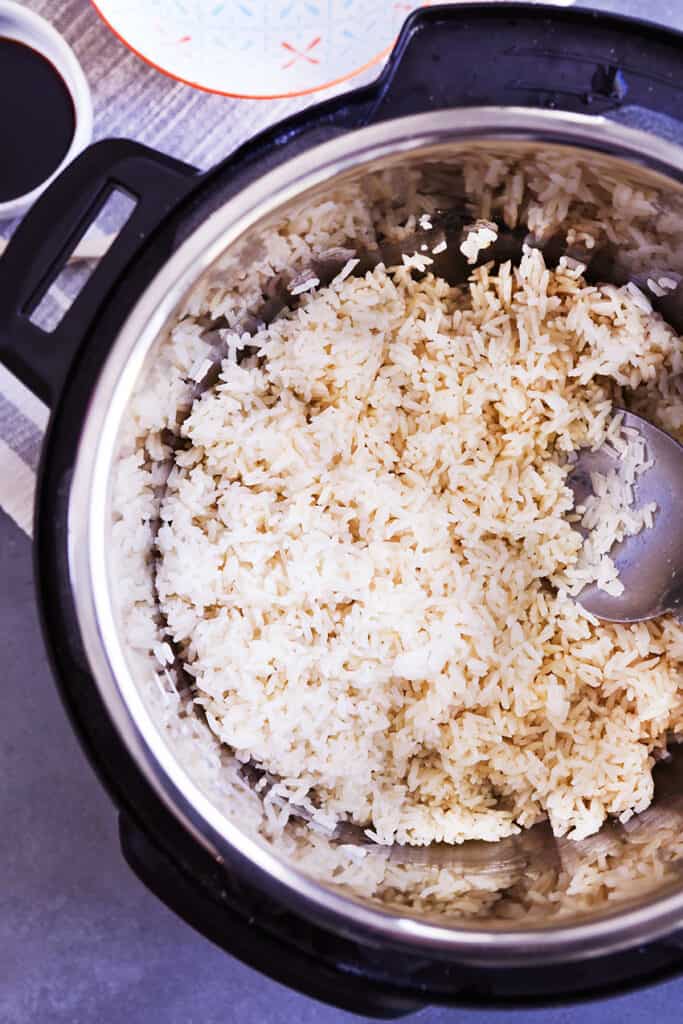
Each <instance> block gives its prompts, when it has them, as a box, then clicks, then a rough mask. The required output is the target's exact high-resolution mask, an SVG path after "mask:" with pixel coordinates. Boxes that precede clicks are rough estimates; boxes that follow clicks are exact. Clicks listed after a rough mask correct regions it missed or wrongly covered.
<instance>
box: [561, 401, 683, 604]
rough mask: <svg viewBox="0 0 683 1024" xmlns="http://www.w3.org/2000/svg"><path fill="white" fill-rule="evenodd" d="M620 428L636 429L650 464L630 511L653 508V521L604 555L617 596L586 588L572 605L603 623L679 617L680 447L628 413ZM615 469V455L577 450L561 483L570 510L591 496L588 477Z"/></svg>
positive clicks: (682, 549)
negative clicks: (570, 497)
mask: <svg viewBox="0 0 683 1024" xmlns="http://www.w3.org/2000/svg"><path fill="white" fill-rule="evenodd" d="M622 425H623V427H626V428H628V429H632V430H636V431H637V432H638V434H639V435H640V436H641V437H642V439H643V440H644V441H645V446H646V449H647V455H648V460H649V463H650V464H649V466H648V467H646V468H645V469H644V470H643V471H642V472H641V473H640V474H639V475H638V477H637V478H636V481H635V483H634V485H633V493H634V507H635V508H640V507H642V506H643V505H647V504H650V503H654V504H655V505H656V511H655V513H654V521H653V524H652V526H651V527H649V528H645V529H642V530H641V531H640V532H639V533H637V534H634V535H633V536H631V537H625V538H624V540H622V541H619V542H618V543H617V544H615V545H614V546H613V548H612V550H611V551H610V557H611V558H612V560H613V561H614V564H615V565H616V567H617V570H618V572H619V579H620V581H621V583H622V584H623V587H624V589H623V592H622V593H621V594H619V595H613V594H608V593H607V592H606V591H604V590H601V589H600V588H599V587H598V586H597V584H595V583H592V584H589V585H588V586H586V587H584V588H583V590H582V591H581V592H580V593H579V595H578V597H577V601H578V602H579V604H580V605H581V606H582V607H583V608H585V609H586V611H588V612H590V613H591V614H593V615H595V616H596V617H597V618H598V619H604V620H605V621H607V622H641V621H643V620H645V619H653V618H655V617H656V616H658V615H664V614H665V613H666V612H674V613H676V614H678V613H681V614H683V521H682V515H683V445H681V444H679V443H678V441H675V440H674V438H673V437H671V436H670V435H669V434H667V433H665V431H663V430H660V429H659V427H655V426H653V424H652V423H649V422H648V421H647V420H645V419H643V418H642V416H637V415H636V414H635V413H632V412H625V413H623V421H622ZM618 468H619V455H618V453H617V452H616V451H615V450H614V449H612V448H611V447H609V446H605V445H603V446H602V447H601V448H598V449H597V450H596V451H591V450H590V449H584V450H583V451H581V452H580V453H579V456H578V459H577V461H576V463H575V464H574V467H573V468H572V471H571V473H570V475H569V478H568V480H567V483H568V485H569V487H570V488H571V490H572V491H573V493H574V503H575V506H579V505H581V504H582V503H583V502H584V501H585V499H586V498H587V497H588V495H589V494H591V493H592V484H591V476H592V474H594V473H600V474H602V475H607V474H609V473H610V472H613V471H615V470H618Z"/></svg>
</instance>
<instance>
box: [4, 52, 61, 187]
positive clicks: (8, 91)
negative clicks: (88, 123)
mask: <svg viewBox="0 0 683 1024" xmlns="http://www.w3.org/2000/svg"><path fill="white" fill-rule="evenodd" d="M75 130H76V112H75V110H74V105H73V100H72V99H71V94H70V92H69V90H68V89H67V87H66V84H65V82H64V80H63V78H62V76H61V75H60V73H59V72H58V71H57V69H56V68H55V67H54V65H52V64H51V63H50V61H49V60H47V58H45V57H43V56H42V54H40V53H37V52H36V50H34V49H32V48H31V47H30V46H26V45H25V44H24V43H18V42H16V40H14V39H6V38H0V132H2V141H1V142H0V203H2V202H7V201H8V200H10V199H16V198H17V196H22V195H24V194H25V193H26V192H31V191H32V190H33V189H34V188H36V187H37V186H38V185H40V184H41V183H42V182H43V181H45V179H46V178H49V177H50V175H51V174H52V172H53V171H54V170H55V168H56V167H58V166H59V164H60V163H61V162H62V160H63V158H64V156H65V154H66V152H67V150H68V148H69V146H70V145H71V140H72V139H73V137H74V132H75Z"/></svg>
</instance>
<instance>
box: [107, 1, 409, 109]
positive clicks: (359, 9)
mask: <svg viewBox="0 0 683 1024" xmlns="http://www.w3.org/2000/svg"><path fill="white" fill-rule="evenodd" d="M423 3H424V0H144V2H141V0H92V4H93V6H94V7H95V9H96V10H97V11H98V13H99V14H100V17H101V18H102V19H103V21H105V23H106V24H107V25H108V26H109V28H110V29H111V31H112V32H113V33H114V34H115V35H116V36H117V37H118V38H119V40H120V41H121V42H122V43H124V44H125V45H126V46H127V47H128V48H129V49H131V50H133V52H134V53H136V54H137V55H138V56H139V57H141V58H142V59H143V60H145V61H146V62H147V63H148V64H151V65H152V66H153V67H155V68H156V69H157V70H158V71H162V72H164V74H167V75H170V76H171V77H172V78H175V79H177V80H178V81H181V82H184V83H185V84H186V85H192V86H194V87H195V88H199V89H204V90H206V91H208V92H216V93H221V94H222V95H227V96H236V97H242V98H245V99H278V98H281V97H288V96H301V95H304V94H306V93H310V92H316V91H318V90H321V89H327V88H329V87H331V86H333V85H336V84H338V83H339V82H343V81H345V80H346V79H350V78H352V77H353V76H354V75H357V74H359V73H360V72H361V71H364V70H365V69H366V68H367V67H369V66H371V65H372V64H375V63H377V62H379V61H381V60H382V59H383V58H384V57H386V56H387V55H388V53H389V51H390V49H391V46H392V44H393V42H394V39H395V38H396V36H397V35H398V32H399V31H400V28H401V25H402V24H403V22H404V21H405V19H406V18H407V16H408V15H409V14H410V13H411V11H413V10H415V9H416V8H418V7H421V6H422V5H423Z"/></svg>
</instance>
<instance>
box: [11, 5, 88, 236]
mask: <svg viewBox="0 0 683 1024" xmlns="http://www.w3.org/2000/svg"><path fill="white" fill-rule="evenodd" d="M0 38H5V39H14V40H16V41H17V42H19V43H24V44H26V45H27V46H30V47H32V48H33V49H34V50H36V51H37V52H38V53H40V54H42V55H43V57H45V58H46V59H47V60H48V61H49V62H50V63H51V64H52V65H53V66H54V67H55V68H56V69H57V71H58V72H59V73H60V75H61V76H62V78H63V80H64V82H65V84H66V87H67V89H68V90H69V92H70V94H71V99H72V101H73V105H74V112H75V126H74V134H73V138H72V140H71V145H70V146H69V148H68V150H67V152H66V153H65V155H64V157H63V159H62V161H61V163H59V164H58V166H57V167H56V168H55V169H54V171H53V172H52V174H51V175H50V176H49V177H48V178H46V179H45V181H43V182H41V183H40V185H37V186H36V188H34V189H32V190H31V191H30V192H27V193H25V194H24V195H21V196H16V197H15V198H14V199H9V200H8V201H7V202H4V203H0V221H2V220H9V219H10V218H12V217H17V216H19V214H22V213H24V211H25V210H27V209H28V207H29V206H30V205H31V204H32V203H33V202H34V200H36V199H37V198H38V196H39V195H40V193H41V192H42V191H43V190H44V189H46V188H47V186H48V185H49V184H50V182H51V181H53V180H54V178H56V177H57V175H58V174H59V173H60V171H62V170H63V168H64V167H65V166H66V165H67V164H68V163H69V162H70V161H71V160H73V158H74V157H75V156H76V155H77V154H78V153H80V151H81V150H82V149H84V148H85V146H87V145H88V143H89V142H90V140H91V138H92V125H93V116H92V101H91V98H90V88H89V86H88V82H87V79H86V77H85V75H84V73H83V69H82V68H81V65H80V64H79V63H78V61H77V59H76V55H75V54H74V52H73V50H72V49H71V47H70V46H69V44H68V43H66V42H65V41H64V39H62V37H61V36H60V34H59V32H57V30H56V29H54V28H53V27H52V25H50V23H49V22H48V21H46V20H45V18H41V17H40V16H39V15H38V14H34V13H33V11H29V10H28V9H27V8H26V7H24V6H23V4H19V3H14V2H13V0H0Z"/></svg>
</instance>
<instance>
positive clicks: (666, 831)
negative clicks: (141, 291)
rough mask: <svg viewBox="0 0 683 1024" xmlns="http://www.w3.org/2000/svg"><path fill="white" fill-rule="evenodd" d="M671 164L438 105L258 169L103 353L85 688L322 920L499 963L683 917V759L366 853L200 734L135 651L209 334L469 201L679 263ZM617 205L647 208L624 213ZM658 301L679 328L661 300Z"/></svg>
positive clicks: (595, 252)
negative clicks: (540, 811) (544, 809)
mask: <svg viewBox="0 0 683 1024" xmlns="http://www.w3.org/2000/svg"><path fill="white" fill-rule="evenodd" d="M682 166H683V159H682V158H681V155H680V152H679V151H678V150H676V149H675V148H674V147H672V146H669V145H667V144H665V143H659V142H657V140H654V139H651V138H648V137H646V136H644V135H642V134H640V133H635V132H630V131H627V130H624V129H620V128H617V127H615V126H609V125H608V124H606V123H603V122H599V121H593V120H591V119H581V118H576V117H569V116H564V117H563V116H561V115H555V114H543V113H535V114H532V113H531V112H521V111H517V112H512V113H507V114H505V115H503V114H502V113H501V112H500V111H494V112H491V111H466V112H448V113H446V114H442V115H438V116H432V115H425V116H423V117H419V118H411V119H406V120H404V121H397V122H392V123H389V124H387V125H382V126H379V128H370V129H366V130H365V131H364V132H361V133H356V135H355V136H354V137H348V138H347V139H342V140H337V141H335V142H333V143H330V144H327V145H325V146H323V147H320V148H319V149H317V150H314V151H312V152H310V153H307V154H305V155H304V156H303V157H299V158H297V159H296V160H295V161H294V162H293V163H291V164H288V165H285V166H284V167H282V168H280V169H278V170H277V171H275V172H272V173H271V174H269V175H268V176H267V177H266V178H264V179H262V180H261V181H260V182H257V183H256V184H255V185H252V186H250V187H249V188H248V189H247V190H246V191H245V192H244V193H242V194H240V195H238V196H237V197H236V198H235V199H233V200H231V201H229V202H228V203H227V204H226V206H225V207H223V208H222V209H221V210H219V211H218V212H217V213H215V214H214V215H213V216H212V217H211V218H210V219H209V220H208V221H206V222H205V223H204V224H203V225H201V226H200V227H199V229H197V230H196V231H195V233H194V234H193V235H192V236H191V237H190V238H189V239H188V240H187V241H186V242H185V243H184V245H183V246H182V247H181V248H180V249H179V250H178V252H177V253H176V254H175V255H174V257H173V258H172V259H171V261H170V263H169V264H168V265H167V266H165V267H164V268H162V269H161V271H160V272H159V274H158V276H157V278H156V280H155V281H154V282H153V284H152V286H151V287H150V288H149V289H148V291H147V292H146V293H145V295H143V296H142V298H141V299H140V302H139V304H138V306H137V307H136V308H135V309H134V310H133V312H132V313H131V315H130V317H129V319H128V321H127V323H126V325H125V327H124V329H123V331H122V332H121V335H120V337H119V340H118V342H117V345H116V346H115V348H114V350H113V352H112V354H111V356H110V358H109V360H108V362H107V364H106V366H105V369H104V371H103V374H102V376H101V378H100V380H99V382H98V384H97V388H96V392H95V395H94V399H93V403H92V407H91V410H90V414H89V418H88V424H87V426H86V435H85V437H84V438H83V440H82V444H81V448H80V451H79V455H78V463H77V467H76V472H75V476H74V485H73V492H72V498H71V505H70V538H71V541H70V550H71V556H70V557H71V573H72V579H73V583H74V588H75V593H76V600H77V605H78V613H79V619H80V624H81V629H82V633H83V638H84V643H85V646H86V650H87V652H88V657H89V659H90V662H91V665H92V667H93V673H94V676H95V679H96V682H97V685H98V686H99V688H100V690H101V692H102V694H103V696H104V699H105V702H106V703H107V706H108V708H109V711H110V713H111V715H112V718H113V719H114V722H115V724H116V725H117V727H118V729H119V731H120V733H121V734H122V736H123V737H124V739H125V741H126V743H127V745H128V746H129V748H130V750H131V752H132V753H133V755H134V756H135V757H136V759H137V761H138V763H139V764H140V765H141V766H142V768H143V770H144V771H145V773H146V775H147V777H148V778H149V779H150V780H151V781H152V782H153V784H154V786H155V788H156V789H157V791H158V792H159V794H160V796H161V797H162V798H163V799H164V800H165V802H166V803H167V804H168V805H169V806H171V807H172V808H173V810H174V812H175V813H176V814H177V815H178V817H179V818H181V820H182V821H183V822H184V823H185V825H186V827H187V828H188V829H190V830H191V831H192V832H193V833H194V834H195V835H196V836H197V838H198V839H199V840H200V841H201V842H202V843H204V844H205V845H207V846H208V847H209V848H210V849H211V850H212V851H213V852H214V853H215V855H216V857H217V858H219V859H226V860H230V859H235V857H237V859H239V860H240V861H241V863H242V864H243V866H244V865H246V866H247V870H249V871H251V872H252V873H253V874H254V875H255V877H256V878H257V879H258V880H259V881H260V882H261V883H263V884H271V883H272V884H273V885H275V886H276V887H277V889H278V891H279V892H280V893H281V894H284V895H285V896H286V898H289V899H294V900H295V901H296V900H299V901H304V902H305V903H306V905H307V906H308V908H309V910H311V911H312V912H318V913H322V914H323V915H325V916H326V917H327V919H329V920H331V921H332V923H333V924H336V925H337V926H339V927H342V928H344V929H346V930H349V929H351V930H353V929H354V928H363V929H369V930H370V931H374V932H375V933H376V934H377V933H381V934H383V935H385V936H390V937H393V938H395V939H396V940H397V941H401V942H403V943H408V944H409V945H410V944H412V945H415V944H420V945H422V946H428V947H432V948H433V949H436V948H440V949H441V950H449V951H459V952H460V953H461V954H463V955H468V956H471V957H473V958H476V959H482V958H483V959H488V960H498V961H500V962H511V961H513V960H515V959H522V960H529V959H534V958H535V959H542V958H547V959H550V958H554V959H558V958H560V957H561V956H565V955H578V952H579V951H585V950H587V949H596V948H600V949H604V948H614V947H616V946H619V945H622V946H623V945H626V944H628V943H629V942H633V941H635V939H636V938H638V939H642V938H644V937H645V935H646V934H655V933H657V932H661V931H663V930H665V929H667V928H671V927H672V926H673V925H674V924H675V923H676V921H677V920H678V919H679V914H680V918H681V919H683V887H681V885H680V867H681V865H682V864H683V839H682V838H681V825H682V824H683V790H682V789H681V786H680V784H679V774H680V773H679V764H680V763H683V759H681V758H679V757H678V756H677V754H676V751H675V748H674V753H673V757H672V758H671V760H669V761H668V762H665V763H662V764H661V765H658V766H657V767H656V768H655V780H656V798H655V801H654V803H653V804H652V806H651V807H650V808H649V809H648V810H646V811H645V812H644V813H641V814H640V815H637V816H636V817H634V818H632V819H631V820H630V821H628V822H626V823H625V824H620V823H619V822H610V823H608V824H606V825H605V826H604V827H603V828H602V830H601V831H600V832H599V833H598V834H597V835H595V836H591V837H589V838H588V839H585V840H582V841H579V842H575V841H572V840H570V839H567V838H555V837H554V836H553V835H552V832H551V830H550V828H549V826H548V824H547V823H545V822H541V823H539V824H537V825H535V826H534V827H533V828H531V829H528V830H523V831H522V832H521V833H520V835H518V836H513V837H510V838H508V839H504V840H501V841H499V842H496V843H486V842H483V841H477V842H466V843H464V844H462V845H460V846H448V845H443V844H439V845H435V846H431V847H424V848H415V847H400V846H396V847H391V848H386V847H381V846H377V845H375V844H373V843H371V842H370V841H369V840H367V839H366V838H365V837H364V835H363V832H362V830H361V829H358V828H355V827H352V826H349V827H345V826H342V827H340V828H337V829H335V830H334V831H332V832H329V831H327V830H326V829H325V828H324V827H322V826H321V825H320V824H318V823H315V822H311V821H310V815H302V814H301V813H300V811H299V810H298V809H297V807H296V806H294V807H292V806H290V805H288V803H287V801H286V800H285V799H283V798H281V797H278V796H277V785H276V783H277V780H274V779H271V778H268V777H266V776H264V774H263V772H261V771H260V770H259V769H258V766H254V765H248V764H247V765H244V764H242V763H240V762H238V761H237V760H236V759H235V758H234V756H233V754H232V752H231V751H230V750H229V749H227V748H225V747H222V746H221V745H220V744H219V743H218V741H217V740H216V738H215V736H214V735H213V734H212V733H211V732H210V730H209V728H208V726H207V725H206V722H205V721H204V720H203V718H202V716H201V714H199V713H198V712H197V710H196V709H195V707H194V705H193V704H192V703H191V696H192V693H191V686H190V685H189V683H188V678H187V677H186V676H185V674H184V673H183V671H182V665H179V664H178V663H175V664H169V665H167V666H165V667H162V666H161V665H160V664H159V662H158V660H157V659H156V658H155V655H154V653H153V651H154V649H155V646H156V645H158V644H159V643H160V642H161V641H162V640H163V639H164V624H163V617H162V616H161V615H160V613H159V608H158V604H157V601H156V595H155V584H154V574H155V549H154V536H155V529H156V525H157V514H158V504H159V500H160V496H161V495H162V494H163V489H164V480H165V476H166V474H167V472H168V465H169V458H170V457H171V455H172V448H173V444H174V436H175V435H176V433H177V426H178V423H179V422H180V421H181V420H182V417H183V416H184V415H185V413H186V411H187V408H188V406H189V403H190V402H191V400H192V397H193V396H194V395H196V394H197V393H198V391H200V390H201V389H202V388H203V387H209V386H211V384H212V381H213V380H214V379H215V366H216V362H217V360H220V356H221V345H222V343H223V342H222V335H221V333H220V332H221V330H222V329H224V328H225V327H226V326H230V327H231V328H234V327H236V326H237V327H239V329H240V330H247V331H251V330H253V328H254V326H255V324H256V323H258V322H259V321H261V320H264V319H268V318H269V317H272V316H273V315H274V314H276V312H277V309H278V306H279V305H280V304H281V302H282V298H283V294H284V295H285V296H286V294H287V293H286V291H284V292H283V285H284V286H286V285H287V283H288V282H291V279H292V278H294V277H296V276H297V275H300V274H301V273H305V272H307V270H309V269H310V268H311V266H315V267H318V268H319V267H320V265H321V262H322V263H324V264H326V265H328V264H329V266H330V267H333V268H334V267H335V266H336V265H337V264H339V262H340V261H341V263H343V262H344V261H345V259H346V255H345V253H344V252H342V253H339V252H335V251H334V250H338V249H340V248H341V249H344V250H345V249H358V248H359V246H360V247H364V248H367V249H372V248H373V246H375V245H377V244H379V245H380V246H382V245H386V244H387V242H399V243H400V241H401V238H402V233H403V234H406V233H408V234H410V231H408V232H406V231H405V225H406V223H407V222H409V218H410V217H411V216H413V217H415V218H418V217H419V216H420V214H422V213H424V212H425V211H434V210H439V211H444V210H446V211H448V210H453V209H456V208H462V207H463V204H465V208H466V209H467V211H468V213H470V214H471V218H472V219H473V220H474V219H475V218H477V217H483V218H485V219H490V218H493V217H495V218H497V219H499V221H500V222H501V223H504V224H506V225H507V227H508V228H509V229H510V230H511V231H516V232H518V233H519V232H521V233H522V234H523V235H524V236H525V237H526V238H527V240H528V241H530V242H531V244H545V243H547V242H548V240H549V239H552V240H553V246H554V247H555V253H556V256H557V255H559V254H560V253H561V252H564V253H568V254H570V255H572V256H574V257H576V258H578V259H581V260H583V261H584V262H585V263H586V264H587V268H588V269H587V275H588V276H589V278H592V279H594V280H600V281H605V280H610V281H613V282H616V283H623V282H624V281H626V280H628V279H629V277H632V276H634V275H645V277H646V278H647V277H648V276H651V274H652V271H653V268H654V269H657V270H659V271H666V272H667V274H668V275H669V276H671V275H672V274H673V275H677V274H683V189H682V187H681V184H680V181H679V180H678V179H679V177H680V174H681V167H682ZM563 182H564V185H562V183H563ZM332 196H335V197H337V198H338V200H339V201H340V203H341V207H340V209H341V210H344V211H347V212H348V211H351V213H349V215H348V216H347V218H346V224H345V225H342V226H341V227H339V228H336V229H334V230H329V231H327V230H323V231H321V233H320V239H319V241H318V242H315V243H313V244H311V245H309V244H302V243H300V242H298V243H297V244H296V245H295V246H294V247H292V246H290V247H288V246H287V245H283V244H278V245H277V246H276V247H275V249H276V251H277V254H276V255H275V256H273V257H271V259H270V262H269V263H267V264H266V266H265V269H264V270H263V271H262V272H261V273H260V274H259V273H256V272H255V271H254V267H255V266H256V265H257V264H258V263H259V261H261V260H263V257H264V255H265V253H266V251H267V249H269V243H270V241H272V240H273V239H276V240H280V241H281V239H282V238H283V236H284V235H285V234H286V233H287V231H289V230H291V225H292V223H293V222H296V223H298V224H302V223H306V224H311V225H312V224H314V223H315V221H316V218H318V219H319V220H320V221H322V222H324V223H325V224H326V223H327V220H326V218H327V217H328V213H327V212H326V208H325V206H324V204H326V203H328V202H329V200H330V198H331V197H332ZM634 196H636V197H640V200H642V197H646V202H640V207H634ZM634 210H635V212H634ZM643 210H646V211H648V212H643ZM435 220H436V217H435ZM568 233H569V237H568ZM392 234H393V237H389V236H392ZM330 250H333V251H332V252H330ZM274 251H275V250H274ZM321 254H322V256H321ZM226 293H234V296H236V298H235V299H234V301H233V300H226V299H225V295H226ZM652 298H653V302H654V303H655V305H656V302H657V297H652ZM663 301H664V303H665V304H666V303H669V305H668V307H667V306H666V305H665V306H663V308H662V313H663V314H664V315H665V316H666V315H667V313H668V315H669V317H670V318H671V319H675V316H676V297H675V293H674V296H673V297H671V296H669V297H668V298H665V299H664V300H663ZM207 304H208V306H209V307H211V308H212V309H213V314H212V315H207V314H206V313H204V314H202V316H201V319H200V325H201V326H202V330H203V333H202V337H201V340H200V341H199V342H198V341H197V339H196V336H195V335H193V336H191V337H190V336H189V335H188V333H187V332H186V331H184V329H183V327H182V325H181V327H180V328H179V329H178V328H176V329H175V331H173V332H172V331H171V326H172V325H173V324H177V323H178V322H179V321H180V320H181V318H182V317H186V318H187V317H193V316H196V315H197V312H198V310H199V308H200V306H202V307H203V308H205V307H206V306H207ZM190 322H191V321H190V320H187V319H186V320H185V323H186V324H187V323H190ZM678 326H679V329H683V324H680V325H678ZM521 939H523V940H524V941H523V942H520V940H521Z"/></svg>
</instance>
